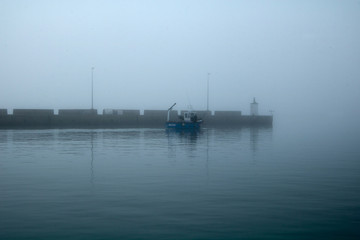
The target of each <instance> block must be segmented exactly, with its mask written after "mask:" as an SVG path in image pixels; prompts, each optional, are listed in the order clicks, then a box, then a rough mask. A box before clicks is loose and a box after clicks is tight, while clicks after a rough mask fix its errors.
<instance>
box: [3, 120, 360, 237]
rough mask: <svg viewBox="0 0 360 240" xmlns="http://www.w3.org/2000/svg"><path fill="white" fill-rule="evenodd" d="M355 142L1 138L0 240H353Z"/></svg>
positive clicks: (351, 135)
mask: <svg viewBox="0 0 360 240" xmlns="http://www.w3.org/2000/svg"><path fill="white" fill-rule="evenodd" d="M319 126H320V124H319ZM359 136H360V134H358V131H357V132H353V131H351V129H349V128H346V127H344V126H343V127H342V128H341V127H339V128H335V127H334V128H329V127H326V128H325V127H324V128H323V129H321V127H320V128H305V127H304V128H302V129H299V128H294V127H293V128H291V127H289V128H286V127H285V128H284V127H283V128H281V127H278V126H274V127H272V128H236V129H202V130H201V131H200V132H176V131H170V132H169V131H166V130H165V129H55V130H54V129H52V130H0V239H4V240H5V239H360V144H359V142H360V138H359Z"/></svg>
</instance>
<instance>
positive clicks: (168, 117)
mask: <svg viewBox="0 0 360 240" xmlns="http://www.w3.org/2000/svg"><path fill="white" fill-rule="evenodd" d="M175 105H176V103H174V104H173V105H172V106H171V107H169V109H168V114H167V121H169V120H170V111H171V110H172V108H173V107H174V106H175Z"/></svg>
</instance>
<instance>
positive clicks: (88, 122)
mask: <svg viewBox="0 0 360 240" xmlns="http://www.w3.org/2000/svg"><path fill="white" fill-rule="evenodd" d="M183 112H184V111H181V114H182V113H183ZM197 114H198V117H199V118H200V119H203V120H204V124H203V126H204V127H243V126H272V122H273V117H272V116H246V115H242V113H241V111H215V112H214V114H213V115H212V114H211V112H210V111H197ZM166 120H167V111H166V110H145V111H144V114H143V115H141V114H140V110H121V109H116V110H114V111H111V109H107V110H106V111H105V110H104V111H103V114H102V115H99V114H98V113H97V110H96V109H60V110H59V112H58V114H54V110H52V109H14V110H13V114H8V111H7V109H0V128H2V129H7V128H127V127H164V125H165V122H166ZM170 120H171V121H176V120H178V112H177V111H174V110H172V111H171V112H170Z"/></svg>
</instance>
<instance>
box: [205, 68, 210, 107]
mask: <svg viewBox="0 0 360 240" xmlns="http://www.w3.org/2000/svg"><path fill="white" fill-rule="evenodd" d="M209 78H210V73H208V74H207V98H206V99H207V102H206V111H207V112H208V111H209Z"/></svg>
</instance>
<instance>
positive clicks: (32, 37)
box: [0, 0, 360, 123]
mask: <svg viewBox="0 0 360 240" xmlns="http://www.w3.org/2000/svg"><path fill="white" fill-rule="evenodd" d="M359 23H360V1H351V0H349V1H329V0H324V1H320V0H319V1H310V0H309V1H289V0H284V1H281V0H279V1H278V0H276V1H275V0H272V1H14V0H11V1H10V0H9V1H6V0H5V1H4V0H2V1H1V2H0V108H6V109H8V110H9V111H10V112H11V111H12V109H14V108H50V109H62V108H91V68H92V67H94V68H95V69H94V72H93V74H94V75H93V77H94V108H96V109H98V111H99V113H100V112H101V111H102V109H104V108H118V109H141V110H144V109H167V108H168V107H169V106H171V105H172V104H173V103H174V102H176V103H177V109H178V110H179V109H186V108H187V107H188V105H191V106H192V107H193V108H194V109H197V110H205V109H206V107H207V105H206V102H207V80H208V79H209V96H210V98H209V108H210V110H212V111H216V110H240V111H242V112H243V114H249V103H250V102H251V101H252V100H253V98H254V97H256V100H257V102H259V113H260V114H264V115H268V114H270V112H269V111H271V110H272V111H274V115H275V119H274V123H276V121H277V119H278V120H279V121H281V120H280V119H282V118H287V119H290V118H293V119H295V118H296V119H300V118H303V117H304V116H308V117H309V116H310V118H309V119H317V120H318V119H319V118H324V119H344V118H346V119H355V117H359V116H360V108H359V107H358V104H359V103H360V67H359V63H360V47H359V43H360V28H359Z"/></svg>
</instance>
